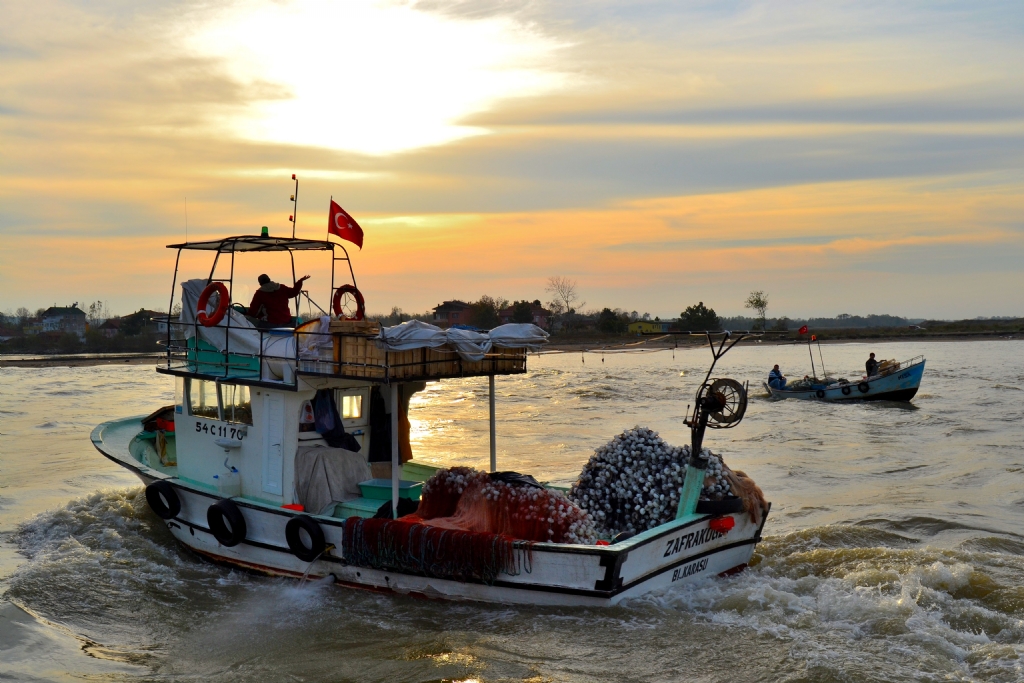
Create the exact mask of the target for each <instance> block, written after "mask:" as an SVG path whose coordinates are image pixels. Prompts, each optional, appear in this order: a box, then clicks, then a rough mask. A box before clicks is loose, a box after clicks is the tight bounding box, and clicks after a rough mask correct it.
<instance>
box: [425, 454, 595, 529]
mask: <svg viewBox="0 0 1024 683" xmlns="http://www.w3.org/2000/svg"><path fill="white" fill-rule="evenodd" d="M416 516H417V517H419V518H420V519H421V520H423V523H424V524H428V525H430V526H436V527H443V528H448V529H464V530H466V531H484V532H490V533H494V534H502V535H505V536H510V537H512V538H518V539H522V540H527V541H541V542H543V541H548V542H552V543H584V544H588V545H593V543H594V542H595V541H596V540H597V534H596V533H595V531H594V525H593V520H592V519H591V517H590V515H589V514H587V513H586V512H585V511H584V510H582V509H580V508H579V507H578V506H577V505H576V504H575V503H573V502H572V501H570V500H569V499H568V498H566V497H565V495H564V494H563V493H561V492H560V491H554V490H551V489H546V488H543V487H540V486H537V485H528V484H522V483H510V482H506V481H502V480H497V479H494V478H492V477H490V476H489V475H488V474H487V473H486V472H481V471H479V470H474V469H472V468H469V467H453V468H450V469H444V470H439V471H438V472H436V473H435V474H434V476H433V477H431V478H430V479H429V480H428V481H427V482H426V483H425V484H424V485H423V494H422V497H421V498H420V506H419V509H418V510H417V511H416Z"/></svg>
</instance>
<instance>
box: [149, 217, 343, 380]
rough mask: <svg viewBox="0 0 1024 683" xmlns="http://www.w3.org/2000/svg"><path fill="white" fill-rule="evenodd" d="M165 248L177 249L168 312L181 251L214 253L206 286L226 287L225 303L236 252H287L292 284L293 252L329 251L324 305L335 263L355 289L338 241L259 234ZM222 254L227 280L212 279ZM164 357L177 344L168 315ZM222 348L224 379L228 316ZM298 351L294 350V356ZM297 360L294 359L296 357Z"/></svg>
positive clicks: (334, 276) (231, 292) (227, 370)
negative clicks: (227, 261)
mask: <svg viewBox="0 0 1024 683" xmlns="http://www.w3.org/2000/svg"><path fill="white" fill-rule="evenodd" d="M167 248H168V249H177V250H178V253H177V256H176V257H175V259H174V276H173V278H172V279H171V298H170V302H169V303H168V305H167V310H168V311H172V310H174V294H175V290H176V289H177V286H178V269H179V267H180V264H181V252H183V251H212V252H214V253H215V256H214V259H213V264H212V265H211V267H210V274H209V276H208V277H207V279H206V284H207V285H209V284H210V283H212V282H223V283H226V284H227V289H228V300H229V301H230V300H231V299H232V297H233V295H234V278H235V254H238V253H242V254H245V253H249V252H264V253H265V252H281V251H284V252H288V256H289V258H290V259H291V266H292V281H293V282H294V281H295V254H294V252H296V251H329V252H331V288H330V294H329V296H328V301H327V306H328V307H330V305H331V301H333V299H334V295H335V292H336V291H337V290H338V287H336V286H335V283H336V282H337V269H338V262H339V261H343V262H345V263H346V264H347V265H348V272H349V279H350V280H351V282H352V286H353V287H358V285H357V284H356V274H355V270H354V269H353V268H352V259H351V258H350V257H349V254H348V250H347V249H345V247H344V245H342V244H338V243H337V242H331V241H329V240H309V239H300V238H294V237H264V236H262V235H236V236H233V237H225V238H222V239H219V240H208V241H203V242H183V243H180V244H168V245H167ZM338 250H341V255H339V254H338ZM221 254H230V257H231V264H230V268H229V273H228V277H226V278H218V277H214V276H215V275H216V273H217V265H218V264H219V262H220V257H221ZM302 294H303V292H300V293H299V294H298V295H296V297H295V315H296V317H298V315H299V306H300V304H299V300H300V298H301V296H302ZM305 294H306V299H307V301H309V303H311V304H312V305H313V306H316V307H317V308H319V309H320V311H321V313H327V311H325V310H324V309H323V307H321V306H320V305H319V304H317V303H316V302H315V301H313V299H312V298H311V297H310V296H309V293H308V292H305ZM167 323H168V324H167V354H168V363H169V362H170V356H171V353H172V342H173V341H176V340H174V339H173V338H172V336H171V335H172V328H173V327H174V323H173V321H172V320H171V315H170V313H168V316H167ZM193 326H194V327H195V330H194V338H195V339H196V340H197V342H196V349H197V356H196V357H197V359H198V348H199V347H198V340H199V321H198V319H197V320H195V321H194V323H193ZM225 331H226V333H225V338H224V341H225V348H224V351H223V355H224V367H225V376H228V375H230V374H231V373H230V362H229V359H230V344H231V332H230V331H231V316H230V315H228V316H227V324H226V326H225ZM263 334H264V331H263V330H260V347H261V348H262V346H263ZM297 353H298V350H297V349H296V354H297ZM296 360H297V358H296Z"/></svg>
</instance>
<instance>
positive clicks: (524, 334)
mask: <svg viewBox="0 0 1024 683" xmlns="http://www.w3.org/2000/svg"><path fill="white" fill-rule="evenodd" d="M547 341H548V333H547V332H545V331H544V330H542V329H541V328H539V327H537V326H536V325H532V324H529V323H518V324H517V323H511V324H508V325H501V326H499V327H495V328H494V329H493V330H491V331H490V332H474V331H472V330H460V329H457V328H451V329H449V330H442V329H441V328H440V327H436V326H434V325H431V324H429V323H425V322H422V321H420V320H410V321H409V322H405V323H402V324H401V325H395V326H394V327H382V328H381V330H380V336H379V337H377V340H376V343H377V346H378V347H380V348H382V349H384V350H386V351H407V350H409V349H422V348H431V349H438V350H441V351H445V350H447V349H443V348H441V347H443V346H445V345H448V346H449V347H450V348H451V349H453V350H454V351H456V352H458V354H459V355H460V356H462V358H463V359H465V360H469V361H479V360H483V358H484V356H485V355H486V354H487V353H489V352H490V351H491V348H492V347H494V346H504V347H506V348H511V349H523V348H526V349H531V350H537V349H538V348H540V345H541V344H545V343H547Z"/></svg>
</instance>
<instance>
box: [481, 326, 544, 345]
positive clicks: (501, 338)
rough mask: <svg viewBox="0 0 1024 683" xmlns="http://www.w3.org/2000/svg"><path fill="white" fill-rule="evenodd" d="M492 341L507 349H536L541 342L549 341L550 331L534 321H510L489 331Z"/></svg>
mask: <svg viewBox="0 0 1024 683" xmlns="http://www.w3.org/2000/svg"><path fill="white" fill-rule="evenodd" d="M488 336H489V337H490V338H491V343H492V344H494V345H495V346H504V347H505V348H507V349H530V350H531V351H536V350H537V349H539V348H540V346H541V344H547V343H548V333H547V332H545V331H544V330H542V329H541V328H539V327H537V326H536V325H534V324H533V323H509V324H507V325H499V326H498V327H495V328H494V329H493V330H491V331H490V332H488Z"/></svg>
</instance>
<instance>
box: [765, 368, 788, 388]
mask: <svg viewBox="0 0 1024 683" xmlns="http://www.w3.org/2000/svg"><path fill="white" fill-rule="evenodd" d="M768 386H770V387H771V388H772V389H785V388H786V377H785V375H783V374H782V370H779V366H778V365H776V366H775V367H774V368H772V371H771V372H769V373H768Z"/></svg>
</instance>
